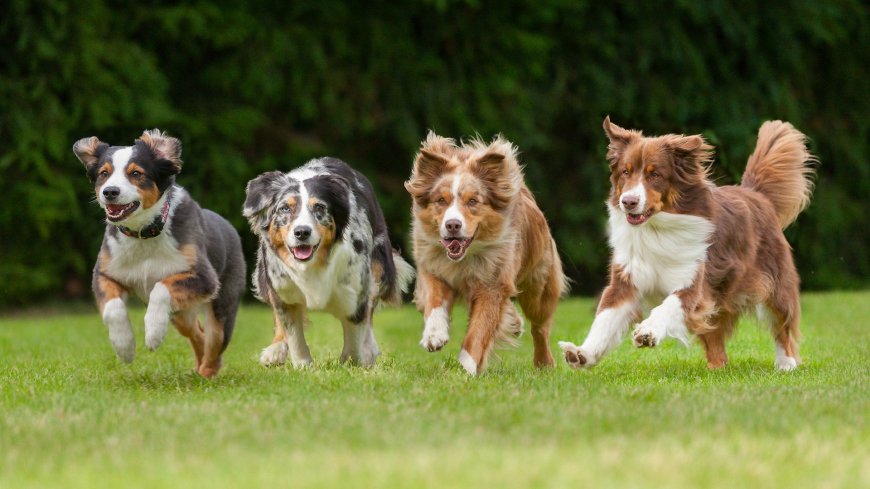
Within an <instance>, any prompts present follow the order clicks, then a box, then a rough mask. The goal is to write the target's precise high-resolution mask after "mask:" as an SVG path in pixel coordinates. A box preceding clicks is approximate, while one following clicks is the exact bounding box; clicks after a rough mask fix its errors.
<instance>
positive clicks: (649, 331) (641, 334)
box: [632, 318, 667, 348]
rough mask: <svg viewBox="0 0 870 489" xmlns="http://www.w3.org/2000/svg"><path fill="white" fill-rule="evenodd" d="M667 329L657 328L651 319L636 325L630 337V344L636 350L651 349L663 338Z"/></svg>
mask: <svg viewBox="0 0 870 489" xmlns="http://www.w3.org/2000/svg"><path fill="white" fill-rule="evenodd" d="M666 331H667V328H661V327H659V326H658V325H657V324H656V323H655V322H654V321H653V319H652V318H648V319H645V320H644V321H643V322H642V323H640V324H638V325H637V327H636V328H635V329H634V334H633V335H632V343H634V346H636V347H638V348H652V347H654V346H656V345H658V344H659V343H661V342H662V340H663V339H664V338H665V332H666Z"/></svg>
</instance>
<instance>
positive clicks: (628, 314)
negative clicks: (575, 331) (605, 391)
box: [559, 302, 637, 367]
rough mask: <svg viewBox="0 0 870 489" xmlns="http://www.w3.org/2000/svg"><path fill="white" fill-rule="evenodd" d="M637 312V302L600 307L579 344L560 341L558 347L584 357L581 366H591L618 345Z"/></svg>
mask: <svg viewBox="0 0 870 489" xmlns="http://www.w3.org/2000/svg"><path fill="white" fill-rule="evenodd" d="M636 313H637V304H635V303H633V302H626V303H623V304H620V305H618V306H616V307H612V308H607V309H602V310H600V311H599V312H598V314H596V316H595V320H594V321H593V322H592V327H591V328H590V329H589V334H588V335H587V336H586V340H585V341H583V344H582V345H581V346H579V347H578V346H577V345H575V344H574V343H571V342H568V341H560V342H559V347H560V348H562V350H563V351H573V352H574V353H576V354H578V355H582V356H583V357H584V358H585V359H586V364H585V365H583V367H592V366H594V365H595V364H597V363H598V362H599V361H600V360H601V358H602V357H604V355H606V354H607V352H609V351H610V350H612V349H613V348H614V347H616V346H617V345H619V342H620V341H622V338H623V337H624V336H625V334H626V333H627V332H628V326H629V324H630V323H631V320H632V318H633V317H634V316H635V314H636Z"/></svg>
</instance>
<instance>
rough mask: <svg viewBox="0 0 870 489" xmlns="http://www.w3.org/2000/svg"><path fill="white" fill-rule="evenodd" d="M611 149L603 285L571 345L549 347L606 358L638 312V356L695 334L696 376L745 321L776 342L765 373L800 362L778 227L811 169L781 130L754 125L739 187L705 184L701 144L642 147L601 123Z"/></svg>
mask: <svg viewBox="0 0 870 489" xmlns="http://www.w3.org/2000/svg"><path fill="white" fill-rule="evenodd" d="M604 132H605V133H606V134H607V137H608V138H609V139H610V145H609V146H608V152H607V159H608V161H609V163H610V181H611V191H610V198H609V200H608V202H607V209H608V212H609V216H610V231H609V233H610V247H611V248H612V249H613V254H612V260H611V265H610V284H609V285H608V286H607V288H605V289H604V293H603V295H602V298H601V302H600V303H599V305H598V312H597V315H596V317H595V320H594V322H593V323H592V328H591V329H590V331H589V334H588V336H587V337H586V340H585V341H584V342H583V344H582V345H581V346H576V345H575V344H573V343H569V342H560V343H559V346H561V348H562V350H563V351H564V353H565V359H566V361H567V362H568V364H569V365H571V366H572V367H577V368H580V367H591V366H593V365H595V364H597V363H598V362H599V361H600V360H601V359H602V358H603V357H604V355H606V354H607V352H609V351H610V350H611V349H613V348H614V347H615V346H616V345H618V344H619V342H620V341H621V340H622V338H623V336H624V335H625V334H626V333H627V331H628V328H629V325H630V324H631V323H632V322H634V321H638V320H640V319H642V316H641V310H642V309H644V308H646V307H649V306H652V305H656V304H658V305H657V306H656V307H655V308H653V309H652V311H651V312H650V313H649V316H648V317H647V318H646V319H645V320H643V321H642V322H641V323H640V324H638V325H637V326H636V328H635V330H634V334H633V342H634V345H635V346H637V347H654V346H656V345H658V344H659V343H661V342H662V340H664V339H665V338H666V337H668V336H670V337H673V338H677V339H679V340H681V341H683V342H684V343H687V342H688V338H689V334H690V333H691V334H694V335H697V337H698V338H699V339H700V341H701V344H702V345H703V346H704V349H705V350H706V353H707V366H708V367H709V368H719V367H722V366H724V365H725V364H726V363H727V362H728V356H727V354H726V352H725V340H726V339H728V337H729V336H730V335H731V333H732V331H733V330H734V327H735V325H736V324H737V321H738V319H739V317H740V315H741V314H742V313H744V312H750V311H751V312H755V313H756V314H757V315H758V317H759V319H761V320H762V321H763V322H764V323H765V324H766V325H768V326H769V327H770V330H771V332H772V334H773V338H774V341H775V343H776V349H775V350H776V353H775V360H774V365H775V367H776V368H777V369H778V370H793V369H794V368H796V367H797V365H798V363H800V357H799V355H798V345H797V340H798V338H799V336H800V332H799V329H798V323H799V321H800V314H801V309H800V296H799V293H800V291H799V284H800V279H799V277H798V273H797V269H796V268H795V265H794V260H793V258H792V253H791V247H790V246H789V244H788V242H787V241H786V239H785V236H784V235H783V229H785V228H786V227H787V226H788V225H789V224H791V223H792V222H793V221H794V220H795V218H797V216H798V214H799V213H800V212H801V211H803V210H804V209H805V208H806V207H807V206H808V205H809V202H810V196H811V194H812V190H813V183H812V176H813V173H814V171H813V168H812V166H811V164H812V163H814V162H815V161H816V160H815V158H814V157H813V156H812V155H811V154H810V153H809V151H808V150H807V147H806V137H805V136H804V135H803V134H802V133H800V132H799V131H798V130H797V129H795V128H794V127H792V125H791V124H789V123H787V122H782V121H768V122H765V123H764V124H763V125H762V126H761V129H760V130H759V131H758V142H757V144H756V147H755V152H754V153H753V154H752V156H750V157H749V163H748V165H747V167H746V171H745V172H744V174H743V180H742V182H741V183H740V185H729V186H723V187H717V186H716V185H714V184H713V183H712V182H711V181H710V179H709V176H708V175H709V165H710V162H711V160H712V150H713V148H712V147H711V146H710V145H709V144H707V142H706V141H705V140H704V138H702V137H701V136H682V135H675V134H669V135H665V136H660V137H645V136H643V134H642V133H641V132H640V131H630V130H626V129H623V128H621V127H619V126H617V125H616V124H614V123H612V122H610V118H609V117H608V118H606V119H605V120H604Z"/></svg>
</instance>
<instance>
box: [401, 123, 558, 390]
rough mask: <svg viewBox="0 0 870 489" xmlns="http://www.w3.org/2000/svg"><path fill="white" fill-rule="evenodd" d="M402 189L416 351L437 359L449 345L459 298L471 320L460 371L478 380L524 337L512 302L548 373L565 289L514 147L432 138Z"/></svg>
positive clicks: (498, 142) (552, 246)
mask: <svg viewBox="0 0 870 489" xmlns="http://www.w3.org/2000/svg"><path fill="white" fill-rule="evenodd" d="M405 188H406V189H407V190H408V192H409V193H410V194H411V196H412V197H413V200H414V204H413V216H414V217H413V228H414V229H413V239H414V254H415V257H416V259H417V289H416V294H415V300H416V303H417V307H418V308H419V309H420V310H421V311H422V312H423V319H424V322H425V326H424V330H423V338H422V339H421V340H420V344H421V345H422V346H423V347H424V348H426V349H427V350H429V351H436V350H440V349H441V348H442V347H443V346H444V344H445V343H447V341H448V339H449V329H450V314H451V310H452V307H453V304H455V303H456V301H458V300H460V298H461V297H465V299H466V300H467V301H468V305H469V314H470V318H469V323H468V332H467V334H466V336H465V340H464V341H463V343H462V351H461V353H460V355H459V362H460V363H461V364H462V366H463V367H464V368H465V370H466V371H467V372H468V373H470V374H472V375H476V374H479V373H481V372H482V371H483V370H484V369H485V368H486V361H487V357H488V355H489V353H490V351H491V349H492V347H493V344H494V343H495V341H496V340H497V339H508V338H509V337H510V336H511V335H512V336H519V334H520V333H521V332H522V319H521V318H520V316H519V314H518V313H517V310H516V308H515V307H514V305H513V303H512V302H511V299H512V298H513V297H516V298H517V300H518V301H519V303H520V305H521V306H522V309H523V312H524V313H525V315H526V316H527V317H528V318H529V320H530V321H531V322H532V338H533V339H534V345H535V356H534V363H535V365H536V366H538V367H550V366H552V365H553V357H552V355H551V354H550V346H549V345H550V343H549V342H550V339H549V338H550V327H551V325H552V320H553V313H554V312H555V310H556V304H557V302H558V301H559V298H560V297H561V295H562V293H563V292H564V291H565V290H566V281H565V277H564V275H563V273H562V264H561V262H560V260H559V255H558V253H557V252H556V244H555V242H554V241H553V238H552V237H551V236H550V229H549V227H548V226H547V221H546V219H545V218H544V215H543V214H542V213H541V210H540V209H539V208H538V206H537V204H536V203H535V199H534V197H533V196H532V194H531V192H530V191H529V189H528V188H527V187H526V185H525V183H524V182H523V174H522V170H521V168H520V165H519V163H518V161H517V149H516V147H515V146H513V144H511V143H510V142H508V141H507V140H505V139H504V138H502V137H501V136H497V137H496V138H495V139H494V140H493V141H492V142H491V143H489V144H486V143H484V142H482V141H480V140H478V139H472V140H471V141H469V142H464V143H462V144H460V145H457V144H456V143H455V142H454V141H453V140H452V139H448V138H443V137H440V136H437V135H435V134H434V133H429V135H428V137H427V138H426V140H425V141H423V143H422V145H421V148H420V152H419V153H418V154H417V156H416V159H415V161H414V170H413V172H412V174H411V178H410V179H409V180H408V181H407V182H406V183H405Z"/></svg>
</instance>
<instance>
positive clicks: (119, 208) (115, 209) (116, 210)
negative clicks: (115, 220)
mask: <svg viewBox="0 0 870 489" xmlns="http://www.w3.org/2000/svg"><path fill="white" fill-rule="evenodd" d="M106 208H107V209H109V212H111V213H112V214H120V213H122V212H124V210H125V209H126V208H127V206H126V205H114V204H108V205H106Z"/></svg>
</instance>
